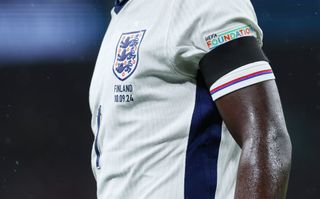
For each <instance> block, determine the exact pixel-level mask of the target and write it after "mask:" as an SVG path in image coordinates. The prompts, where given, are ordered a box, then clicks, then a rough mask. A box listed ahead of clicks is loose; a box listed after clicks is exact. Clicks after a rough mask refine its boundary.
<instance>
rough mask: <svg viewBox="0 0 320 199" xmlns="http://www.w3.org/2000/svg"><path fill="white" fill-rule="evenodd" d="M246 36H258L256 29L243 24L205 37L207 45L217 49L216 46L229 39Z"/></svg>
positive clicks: (211, 48)
mask: <svg viewBox="0 0 320 199" xmlns="http://www.w3.org/2000/svg"><path fill="white" fill-rule="evenodd" d="M246 36H256V32H255V30H254V29H253V28H252V27H251V26H249V25H246V26H242V27H240V28H236V29H233V30H228V31H224V32H221V33H213V34H211V35H208V36H206V37H205V40H206V43H207V46H208V48H209V49H210V50H213V49H215V48H216V47H218V46H220V45H222V44H225V43H227V42H229V41H232V40H235V39H238V38H241V37H246Z"/></svg>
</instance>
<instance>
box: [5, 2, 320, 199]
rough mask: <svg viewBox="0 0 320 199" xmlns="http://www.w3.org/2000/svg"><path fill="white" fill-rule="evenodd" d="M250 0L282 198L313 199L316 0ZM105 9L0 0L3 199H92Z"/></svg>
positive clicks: (317, 105) (318, 88)
mask: <svg viewBox="0 0 320 199" xmlns="http://www.w3.org/2000/svg"><path fill="white" fill-rule="evenodd" d="M252 2H253V4H254V6H255V8H256V12H257V16H258V19H259V21H260V26H261V27H262V29H263V30H264V33H265V37H264V38H265V39H264V50H265V52H266V53H267V55H268V56H269V58H270V59H271V61H272V66H273V69H274V72H275V74H276V76H277V82H278V86H279V89H280V92H281V98H282V102H283V106H284V111H285V114H286V119H287V124H288V128H289V132H290V134H291V138H292V142H293V165H292V174H291V178H290V184H289V191H288V198H320V196H319V194H320V180H319V179H320V159H319V158H320V155H319V153H320V144H319V141H320V131H319V129H320V47H319V45H320V1H319V0H282V1H277V0H268V1H266V0H252ZM155 3H156V2H155ZM112 5H113V0H8V1H6V0H0V199H44V198H46V199H74V198H77V199H94V198H95V181H94V178H93V176H92V174H91V168H90V153H91V144H92V141H93V136H92V133H91V129H90V119H91V118H90V117H91V115H90V111H89V106H88V90H89V85H90V79H91V75H92V72H93V69H94V65H95V61H96V57H97V54H98V51H99V47H100V43H101V41H102V38H103V36H104V32H105V30H106V28H107V25H108V22H109V20H110V9H111V8H112Z"/></svg>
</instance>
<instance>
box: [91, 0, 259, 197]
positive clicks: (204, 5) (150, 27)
mask: <svg viewBox="0 0 320 199" xmlns="http://www.w3.org/2000/svg"><path fill="white" fill-rule="evenodd" d="M111 14H112V20H111V22H110V24H109V27H108V30H107V32H106V34H105V37H104V40H103V42H102V45H101V49H100V52H99V56H98V59H97V63H96V67H95V70H94V74H93V77H92V82H91V87H90V108H91V111H92V130H93V132H94V135H95V136H97V129H98V124H97V114H98V113H97V111H98V107H99V106H100V105H101V107H102V108H101V111H102V112H101V114H102V117H101V126H100V130H99V136H97V140H98V142H97V146H98V149H99V150H100V153H101V156H100V166H101V169H98V168H96V159H97V155H96V153H95V143H94V146H93V149H92V168H93V173H94V176H95V178H96V181H97V196H98V198H99V199H106V198H107V199H183V198H184V197H185V196H184V177H185V173H184V170H185V166H186V165H185V161H186V150H187V144H188V138H189V131H190V126H191V118H192V114H193V109H194V105H195V93H196V86H197V85H196V79H195V78H196V75H197V70H198V63H199V60H200V59H201V58H202V57H203V55H204V54H206V53H207V52H209V51H210V50H211V49H210V47H209V46H208V43H207V41H206V37H208V36H210V35H212V34H218V35H223V34H224V32H228V31H230V30H235V29H237V28H240V27H244V26H250V27H251V28H252V30H253V31H252V32H251V33H250V35H251V36H255V37H257V39H258V41H259V42H261V41H262V32H261V30H260V29H259V27H258V25H257V22H256V17H255V14H254V11H253V8H252V5H251V3H250V1H249V0H241V1H234V0H212V1H208V0H161V1H152V0H130V1H128V3H127V4H126V5H125V6H124V7H123V8H122V10H121V11H120V12H119V13H118V14H116V13H115V12H114V11H112V13H111ZM136 31H138V33H136V35H138V36H137V37H138V40H137V41H138V43H139V45H136V47H128V51H127V52H130V49H131V50H132V49H133V50H137V49H139V53H138V58H137V59H136V60H138V64H137V66H136V67H133V68H135V69H134V70H131V72H132V71H134V72H133V73H132V74H131V75H130V76H129V75H128V74H129V73H130V72H128V71H123V73H122V74H121V73H119V74H118V72H117V71H114V69H113V68H114V66H116V65H115V64H116V62H117V61H116V60H117V58H118V54H119V53H120V54H121V52H123V51H121V50H123V49H119V46H120V45H121V42H119V39H120V38H126V36H123V35H133V33H132V32H136ZM142 35H143V36H142ZM142 37H143V38H142ZM123 41H124V40H123ZM221 45H222V44H221ZM136 60H134V58H132V59H131V61H132V62H133V61H136ZM135 63H136V62H135ZM117 64H120V63H117ZM121 75H122V76H121ZM122 77H127V78H126V79H125V80H121V78H122ZM260 80H261V81H263V80H262V79H260ZM219 81H225V80H224V79H221V80H219ZM257 82H258V81H255V82H251V83H257ZM249 84H250V83H247V84H246V85H249ZM240 87H241V86H240V85H238V86H236V87H235V88H233V89H232V90H236V89H238V88H240ZM121 88H123V89H121ZM232 90H228V91H230V92H231V91H232ZM227 93H228V92H224V93H223V94H227ZM228 136H229V137H230V135H228V132H227V129H226V128H225V127H224V131H223V135H222V144H221V146H220V147H221V149H220V153H222V154H223V157H220V156H219V159H218V164H219V166H218V172H219V173H218V181H219V182H218V186H217V190H216V198H218V199H226V198H230V197H231V195H230V194H232V193H234V186H233V185H234V183H235V175H236V166H235V165H236V164H237V162H238V157H239V156H238V155H239V149H238V148H236V147H235V145H234V143H231V141H230V139H229V138H228ZM225 140H227V141H225ZM228 140H229V141H228ZM231 185H232V186H231ZM229 196H230V197H229ZM199 197H201V196H199Z"/></svg>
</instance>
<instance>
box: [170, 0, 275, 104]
mask: <svg viewBox="0 0 320 199" xmlns="http://www.w3.org/2000/svg"><path fill="white" fill-rule="evenodd" d="M172 12H173V13H172V18H171V24H170V28H169V32H168V56H169V58H170V59H171V63H172V65H173V67H174V68H175V69H176V70H177V71H178V72H180V73H182V74H184V75H187V76H195V75H196V74H197V71H198V70H199V62H200V60H201V59H202V58H203V57H204V56H205V55H206V54H208V53H209V52H210V53H214V52H215V50H216V49H217V48H219V47H220V46H224V45H226V44H227V43H229V42H231V41H234V40H237V39H240V38H245V37H252V38H255V42H256V44H257V45H258V46H259V47H260V48H261V47H262V38H263V33H262V30H261V29H260V27H259V26H258V22H257V18H256V14H255V11H254V8H253V6H252V4H251V2H250V0H237V1H235V0H176V2H175V3H174V4H173V9H172ZM243 50H246V49H243ZM229 56H230V59H232V55H229ZM212 62H215V60H212ZM212 67H215V66H214V64H213V66H212ZM210 71H212V73H216V74H214V76H215V79H214V80H213V81H212V82H211V83H210V85H208V87H209V88H210V92H211V94H212V95H213V99H214V100H216V99H217V98H219V97H221V96H223V95H225V94H227V93H230V92H232V91H234V90H237V89H240V88H243V87H245V86H248V85H251V84H254V83H257V82H260V81H265V80H268V79H274V75H273V73H272V70H271V67H270V65H269V63H268V62H267V61H265V60H258V61H256V62H252V63H247V64H245V65H239V66H237V67H236V68H229V67H228V65H227V63H226V65H225V66H222V67H219V68H217V69H216V71H215V68H212V69H211V70H210ZM259 71H262V72H261V74H260V73H258V72H259ZM262 73H266V76H263V75H262ZM217 74H219V76H217ZM258 74H260V75H258ZM251 76H254V77H252V78H249V79H248V77H251ZM246 78H247V79H248V81H240V80H243V79H246ZM237 81H239V84H238V83H235V82H237ZM229 83H230V85H229ZM231 84H232V85H231ZM228 85H229V86H228ZM225 86H227V87H226V89H224V87H225ZM222 88H223V89H222ZM220 91H221V92H220Z"/></svg>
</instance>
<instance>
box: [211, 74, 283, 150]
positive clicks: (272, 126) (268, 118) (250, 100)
mask: <svg viewBox="0 0 320 199" xmlns="http://www.w3.org/2000/svg"><path fill="white" fill-rule="evenodd" d="M216 105H217V107H218V110H219V112H220V114H221V117H222V118H223V120H224V122H225V124H226V126H227V128H228V129H229V131H230V133H231V134H232V136H233V137H234V139H235V140H236V142H237V143H238V144H239V145H240V146H242V145H243V144H244V143H245V142H246V141H255V142H259V141H261V142H262V141H263V140H269V139H276V138H277V137H278V136H282V133H285V132H286V127H285V121H284V116H283V112H282V107H281V102H280V97H279V93H278V89H277V86H276V83H275V81H274V80H269V81H264V82H260V83H257V84H254V85H251V86H248V87H246V88H243V89H240V90H237V91H235V92H232V93H230V94H228V95H225V96H223V97H221V98H219V99H218V100H216Z"/></svg>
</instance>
